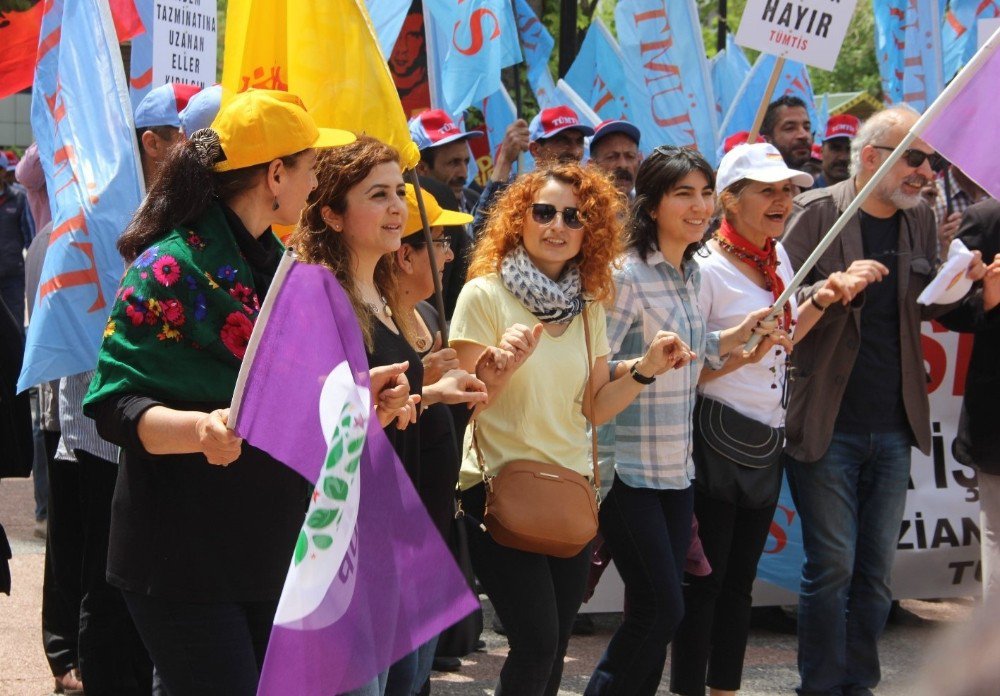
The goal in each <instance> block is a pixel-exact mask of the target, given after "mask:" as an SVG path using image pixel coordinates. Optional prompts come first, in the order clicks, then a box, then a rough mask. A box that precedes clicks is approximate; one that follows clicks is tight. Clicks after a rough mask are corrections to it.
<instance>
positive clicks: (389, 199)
mask: <svg viewBox="0 0 1000 696" xmlns="http://www.w3.org/2000/svg"><path fill="white" fill-rule="evenodd" d="M317 177H318V180H319V184H318V186H317V187H316V190H315V191H314V192H313V193H312V194H311V195H310V196H309V203H308V205H307V206H306V209H305V211H304V212H303V214H302V220H301V221H300V223H299V227H298V228H297V229H296V230H295V232H294V233H293V235H292V237H291V240H290V243H291V245H292V246H293V247H294V248H295V249H296V251H297V252H298V254H299V258H300V259H301V260H302V261H305V262H306V263H317V264H322V265H324V266H326V267H328V268H329V269H330V270H332V271H333V273H334V275H336V276H337V280H338V281H340V284H341V285H342V286H343V288H344V291H345V292H346V293H347V296H348V298H350V301H351V305H352V306H353V307H354V313H355V314H356V315H357V317H358V321H359V322H360V324H361V330H362V333H363V335H364V339H365V349H366V351H367V353H368V364H369V366H370V367H377V366H382V365H390V364H397V363H406V364H407V368H406V373H405V374H406V379H407V380H408V382H409V387H410V395H411V396H410V403H409V406H408V409H407V411H406V413H405V414H402V415H400V416H399V417H392V416H391V414H390V415H389V416H388V417H386V418H381V422H382V425H383V427H385V428H386V435H387V436H388V437H389V441H390V442H391V443H392V445H393V448H394V449H395V450H396V454H397V455H398V456H399V459H400V461H401V462H402V464H403V467H404V468H405V469H406V472H407V474H408V475H409V476H410V479H411V480H412V481H413V482H414V485H418V483H419V481H420V467H421V461H420V430H419V429H418V428H410V427H407V426H408V425H410V424H411V423H415V422H416V420H417V414H418V413H419V410H418V404H419V405H422V406H423V407H427V406H429V405H432V404H435V403H440V402H443V403H478V402H480V401H482V400H483V399H484V398H485V387H483V385H482V383H481V382H480V381H479V380H477V379H476V378H475V377H473V376H471V375H469V374H468V373H466V372H463V371H461V370H451V371H449V372H447V373H446V374H444V375H443V376H442V377H441V378H440V379H438V380H436V381H435V383H434V384H431V385H425V383H424V366H423V363H422V362H421V360H420V356H419V355H417V353H416V351H415V350H414V349H413V347H412V346H411V343H410V342H411V340H413V337H414V336H415V326H416V320H415V318H414V312H413V303H412V302H410V303H406V302H404V301H403V299H402V293H401V291H400V287H399V282H398V277H397V272H396V268H395V266H394V264H393V257H392V254H393V252H395V251H396V250H397V249H399V247H400V243H401V241H400V240H401V238H402V236H403V231H404V229H405V226H406V221H407V217H408V215H407V206H406V200H405V198H406V189H405V186H404V184H403V174H402V170H401V169H400V165H399V154H398V153H397V152H396V150H395V149H393V148H392V147H390V146H389V145H386V144H385V143H382V142H381V141H379V140H376V139H375V138H372V137H368V136H361V137H359V138H358V140H357V142H355V143H353V144H351V145H348V146H346V147H342V148H336V149H333V150H328V151H326V152H324V153H323V154H321V155H320V157H319V159H318V161H317ZM394 423H395V424H394ZM416 659H417V653H416V652H414V653H412V654H411V655H409V656H407V657H405V658H403V659H402V660H400V661H399V662H397V663H396V665H394V666H393V668H392V670H391V671H392V672H398V673H400V674H409V675H410V677H409V679H412V675H413V674H414V673H415V671H416V666H415V665H416ZM409 679H405V678H404V679H400V680H398V681H401V682H407V685H408V682H409ZM393 681H397V680H395V679H394V680H393ZM385 685H386V675H385V674H383V675H380V676H379V678H378V680H377V682H374V681H373V683H371V684H369V685H368V686H366V687H363V688H362V689H360V690H358V691H356V692H354V693H358V694H365V695H366V696H367V694H381V693H385V688H386V686H385ZM397 693H406V689H405V688H404V689H402V690H401V691H400V692H397Z"/></svg>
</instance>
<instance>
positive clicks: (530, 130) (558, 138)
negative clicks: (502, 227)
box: [472, 105, 594, 236]
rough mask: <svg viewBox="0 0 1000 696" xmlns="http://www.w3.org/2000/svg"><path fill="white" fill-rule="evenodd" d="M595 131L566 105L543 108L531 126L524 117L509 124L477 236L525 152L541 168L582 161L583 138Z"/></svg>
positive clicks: (479, 209)
mask: <svg viewBox="0 0 1000 696" xmlns="http://www.w3.org/2000/svg"><path fill="white" fill-rule="evenodd" d="M593 134H594V129H593V128H591V127H590V126H588V125H587V124H585V123H583V122H581V121H580V116H579V115H578V114H577V113H576V112H575V111H573V109H571V108H570V107H568V106H562V105H561V106H553V107H550V108H548V109H542V110H541V111H540V112H539V113H538V115H537V116H535V118H533V119H531V125H530V126H529V125H528V124H526V123H525V122H524V119H520V118H519V119H517V120H516V121H514V122H513V123H512V124H510V125H509V126H507V131H506V132H505V133H504V137H503V142H502V143H501V144H500V150H499V152H497V155H496V158H495V159H494V161H493V172H492V173H491V174H490V180H489V181H488V182H487V183H486V187H485V188H484V189H483V193H482V195H481V196H480V197H479V205H478V206H476V219H475V220H474V221H473V223H472V228H473V230H475V232H476V234H477V236H478V234H479V230H481V229H482V228H483V225H485V224H486V215H487V214H488V213H489V208H490V205H492V203H493V199H494V198H495V197H496V195H497V194H498V193H500V191H502V190H503V189H505V188H506V187H507V184H508V183H510V179H511V169H512V168H513V166H514V163H515V162H516V161H517V158H518V156H519V155H520V154H521V153H523V152H525V151H527V152H529V153H531V156H532V157H534V158H535V162H536V163H537V166H539V167H543V166H545V165H546V164H551V163H556V162H579V161H580V160H582V159H583V145H584V143H583V139H584V138H585V137H588V136H591V135H593Z"/></svg>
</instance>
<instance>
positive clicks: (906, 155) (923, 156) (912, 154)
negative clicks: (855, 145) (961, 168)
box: [872, 145, 944, 172]
mask: <svg viewBox="0 0 1000 696" xmlns="http://www.w3.org/2000/svg"><path fill="white" fill-rule="evenodd" d="M872 147H873V148H875V149H876V150H888V151H889V152H892V151H893V150H895V149H896V148H894V147H886V146H885V145H872ZM903 160H904V161H905V162H906V166H908V167H913V168H914V169H916V168H917V167H919V166H920V165H921V164H923V163H924V161H925V160H930V163H931V169H933V170H934V171H936V172H937V171H941V167H942V165H943V163H944V157H942V156H941V155H939V154H938V153H936V152H932V153H930V154H927V153H926V152H923V151H922V150H914V149H913V148H910V149H909V150H904V151H903Z"/></svg>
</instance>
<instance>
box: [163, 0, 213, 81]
mask: <svg viewBox="0 0 1000 696" xmlns="http://www.w3.org/2000/svg"><path fill="white" fill-rule="evenodd" d="M154 10H155V12H154V14H153V84H152V86H153V87H158V86H159V85H162V84H166V83H167V82H182V83H184V84H189V85H197V86H198V87H202V88H204V87H207V86H209V85H214V84H215V60H216V46H217V45H218V38H217V27H216V22H217V14H216V3H215V0H200V1H199V3H198V4H197V5H195V6H192V5H191V3H190V2H188V1H186V0H156V5H155V7H154Z"/></svg>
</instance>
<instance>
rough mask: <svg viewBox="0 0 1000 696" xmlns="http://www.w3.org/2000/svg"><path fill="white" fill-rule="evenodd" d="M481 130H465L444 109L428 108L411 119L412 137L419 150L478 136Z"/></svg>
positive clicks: (480, 134)
mask: <svg viewBox="0 0 1000 696" xmlns="http://www.w3.org/2000/svg"><path fill="white" fill-rule="evenodd" d="M482 135H483V134H482V132H481V131H463V130H462V129H461V128H459V127H458V126H457V125H455V122H454V121H452V120H451V116H449V115H448V113H447V112H446V111H445V110H444V109H428V110H427V111H424V112H421V113H420V114H418V115H417V116H414V117H413V118H412V119H410V137H411V138H412V139H413V142H415V143H416V144H417V149H418V150H426V149H428V148H432V147H437V146H439V145H447V144H448V143H454V142H457V141H459V140H468V139H469V138H478V137H480V136H482Z"/></svg>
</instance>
